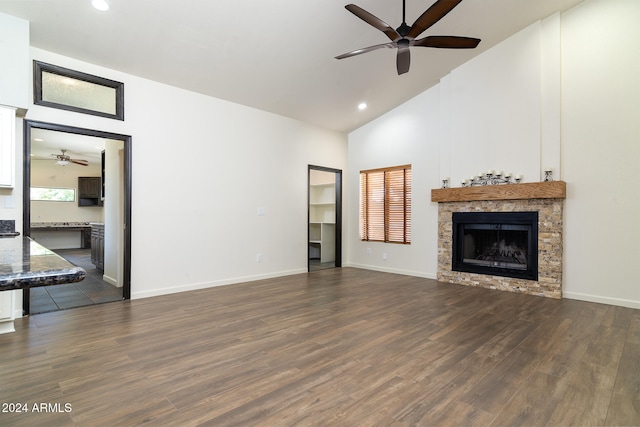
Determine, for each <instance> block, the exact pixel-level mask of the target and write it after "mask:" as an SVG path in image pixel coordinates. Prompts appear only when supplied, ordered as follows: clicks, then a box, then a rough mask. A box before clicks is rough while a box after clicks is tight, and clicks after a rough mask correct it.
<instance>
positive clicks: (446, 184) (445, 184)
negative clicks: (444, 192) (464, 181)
mask: <svg viewBox="0 0 640 427" xmlns="http://www.w3.org/2000/svg"><path fill="white" fill-rule="evenodd" d="M442 188H449V177H446V178H442Z"/></svg>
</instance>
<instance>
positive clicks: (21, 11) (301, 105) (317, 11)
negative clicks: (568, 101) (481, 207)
mask: <svg viewBox="0 0 640 427" xmlns="http://www.w3.org/2000/svg"><path fill="white" fill-rule="evenodd" d="M107 1H108V2H109V3H110V5H111V10H110V11H109V12H106V13H105V12H99V11H97V10H95V9H93V8H92V7H91V4H90V0H29V1H27V0H14V1H11V0H2V1H0V12H4V13H7V14H10V15H14V16H17V17H20V18H24V19H27V20H29V21H30V22H31V45H32V46H35V47H38V48H41V49H45V50H48V51H51V52H55V53H59V54H62V55H65V56H69V57H72V58H76V59H79V60H82V61H86V62H89V63H93V64H97V65H100V66H104V67H107V68H111V69H115V70H120V71H123V72H126V73H129V74H133V75H137V76H140V77H144V78H147V79H151V80H155V81H159V82H163V83H166V84H170V85H173V86H177V87H181V88H184V89H188V90H192V91H195V92H200V93H203V94H207V95H211V96H214V97H217V98H222V99H226V100H229V101H233V102H236V103H239V104H244V105H247V106H251V107H255V108H258V109H261V110H265V111H270V112H273V113H276V114H280V115H283V116H288V117H292V118H295V119H299V120H302V121H305V122H308V123H312V124H316V125H319V126H322V127H324V128H327V129H332V130H338V131H342V132H349V131H351V130H354V129H356V128H358V127H360V126H362V125H363V124H365V123H366V122H368V121H370V120H372V119H374V118H376V117H378V116H380V115H382V114H384V113H385V112H387V111H389V110H390V109H392V108H394V107H396V106H398V105H400V104H402V103H403V102H405V101H407V100H408V99H410V98H412V97H414V96H416V95H417V94H419V93H421V92H423V91H425V90H426V89H428V88H429V87H431V86H433V85H435V84H437V83H438V81H439V79H440V78H441V77H443V76H444V75H446V74H447V73H448V72H449V71H450V70H452V69H453V68H455V67H457V66H459V65H460V64H462V63H464V62H466V61H468V60H469V59H471V58H472V57H473V56H475V55H477V54H479V53H481V52H482V51H484V50H487V49H488V48H490V47H491V46H493V45H495V44H497V43H499V42H500V41H502V40H504V39H505V38H507V37H509V36H511V35H512V34H515V33H516V32H518V31H519V30H521V29H523V28H525V27H527V26H528V25H530V24H532V23H534V22H535V21H537V20H539V19H543V18H545V17H547V16H549V15H552V14H553V13H555V12H558V11H563V10H566V9H568V8H570V7H572V6H574V5H576V4H577V3H580V2H581V1H582V0H464V1H463V2H462V3H460V4H459V5H458V6H457V7H456V8H455V9H454V10H453V11H452V12H450V13H449V14H448V15H446V16H445V17H444V18H443V19H442V20H440V21H439V22H438V23H436V24H435V25H434V26H433V27H431V28H430V29H428V30H427V31H426V32H425V33H423V36H426V35H460V36H468V37H476V38H480V39H482V42H481V43H480V45H479V46H478V48H476V49H473V50H466V49H465V50H446V49H430V48H422V47H414V48H412V50H411V54H412V58H411V59H412V61H411V69H410V71H409V72H408V73H407V74H404V75H402V76H398V75H397V73H396V69H395V50H392V49H380V50H377V51H374V52H369V53H367V54H363V55H359V56H355V57H352V58H347V59H343V60H336V59H334V57H335V56H336V55H339V54H342V53H345V52H349V51H352V50H355V49H358V48H361V47H367V46H371V45H375V44H380V43H385V42H388V41H389V40H388V39H387V38H386V36H385V35H384V34H383V33H382V32H380V31H378V30H376V29H374V28H373V27H371V26H369V25H368V24H366V23H365V22H363V21H361V20H360V19H358V18H357V17H356V16H354V15H353V14H351V13H350V12H348V11H347V10H346V9H345V8H344V6H345V5H346V4H347V3H348V1H349V0H304V1H303V0H271V1H259V0H233V1H231V0H229V1H221V0H217V1H216V0H188V1H178V0H107ZM353 1H354V2H355V4H357V5H358V6H360V7H362V8H363V9H365V10H367V11H369V12H370V13H372V14H373V15H375V16H377V17H378V18H380V19H382V20H383V21H385V22H387V23H388V24H389V25H391V26H392V27H394V28H395V27H397V26H399V25H400V23H401V21H402V3H401V1H400V0H394V1H390V0H353ZM433 2H434V0H407V5H406V7H407V11H406V19H407V23H408V24H409V25H411V24H412V23H413V22H414V21H415V19H417V17H418V16H419V15H420V14H421V13H422V12H423V11H425V10H426V9H427V8H428V7H429V6H431V4H433ZM80 71H82V70H80ZM105 77H109V76H105ZM125 92H126V86H125ZM362 101H365V102H367V103H368V104H369V108H368V109H367V110H365V111H364V112H361V111H358V109H357V105H358V103H360V102H362Z"/></svg>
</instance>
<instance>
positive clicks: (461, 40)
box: [336, 0, 480, 75]
mask: <svg viewBox="0 0 640 427" xmlns="http://www.w3.org/2000/svg"><path fill="white" fill-rule="evenodd" d="M461 1H462V0H437V1H436V2H435V3H434V4H433V5H431V7H430V8H429V9H427V10H426V11H425V12H424V13H423V14H422V15H420V16H419V17H418V19H416V22H414V23H413V25H411V26H409V25H407V23H406V22H405V0H402V24H400V26H399V27H398V28H396V29H395V30H394V29H393V28H391V27H390V26H389V24H387V23H386V22H384V21H382V20H381V19H379V18H377V17H375V16H374V15H372V14H371V13H369V12H367V11H366V10H364V9H362V8H361V7H358V6H356V5H355V4H348V5H346V6H345V8H346V9H347V10H348V11H349V12H351V13H353V14H354V15H356V16H357V17H358V18H360V19H362V20H363V21H364V22H366V23H367V24H369V25H372V26H373V27H375V28H377V29H378V30H380V31H382V32H383V33H385V35H386V36H387V37H389V39H390V40H391V42H390V43H383V44H378V45H375V46H369V47H365V48H362V49H356V50H354V51H352V52H348V53H345V54H342V55H339V56H336V59H344V58H349V57H352V56H355V55H360V54H362V53H366V52H371V51H373V50H376V49H381V48H385V47H386V48H397V49H398V54H397V56H396V67H397V69H398V75H400V74H404V73H406V72H407V71H409V65H410V63H411V54H410V53H409V47H410V46H422V47H435V48H445V49H473V48H475V47H476V46H478V43H480V39H476V38H472V37H461V36H427V37H424V38H421V39H419V40H416V37H418V36H419V35H420V34H422V33H423V32H424V31H426V30H427V29H428V28H429V27H431V26H432V25H433V24H435V23H436V22H438V21H439V20H440V19H442V18H443V17H444V16H445V15H446V14H447V13H449V12H451V10H453V8H454V7H456V6H457V5H458V3H460V2H461Z"/></svg>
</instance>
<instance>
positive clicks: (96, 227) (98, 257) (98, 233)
mask: <svg viewBox="0 0 640 427" xmlns="http://www.w3.org/2000/svg"><path fill="white" fill-rule="evenodd" d="M91 263H93V264H94V265H95V266H96V268H97V269H98V270H102V271H104V224H91Z"/></svg>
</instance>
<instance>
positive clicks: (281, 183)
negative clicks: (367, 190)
mask: <svg viewBox="0 0 640 427" xmlns="http://www.w3.org/2000/svg"><path fill="white" fill-rule="evenodd" d="M32 59H37V60H40V61H44V62H48V63H52V64H56V65H60V66H63V67H67V68H71V69H74V70H79V71H82V72H87V73H90V74H95V75H99V76H103V77H107V78H110V79H113V80H117V81H122V82H124V84H125V121H124V122H121V121H117V120H110V119H106V118H101V117H94V116H89V115H84V114H79V113H73V112H69V111H62V110H55V109H51V108H46V107H42V106H37V105H31V106H30V109H29V112H28V114H27V118H28V119H31V120H38V121H46V122H53V123H61V124H65V125H71V126H78V127H84V128H91V129H97V130H102V131H108V132H114V133H120V134H125V135H131V136H132V138H133V139H132V170H133V172H132V173H133V176H132V186H133V191H132V199H133V200H132V224H131V230H132V240H133V242H132V259H131V263H132V278H131V282H132V283H131V291H132V297H133V298H139V297H145V296H151V295H158V294H165V293H171V292H178V291H182V290H189V289H197V288H204V287H209V286H215V285H220V284H227V283H233V282H238V281H244V280H252V279H259V278H264V277H273V276H279V275H285V274H291V273H299V272H304V271H306V265H307V259H306V255H307V242H306V239H307V166H308V164H314V165H320V166H327V167H332V168H337V169H345V168H346V136H345V135H343V134H339V133H335V132H329V131H325V130H322V129H319V128H317V127H313V126H310V125H307V124H304V123H301V122H298V121H295V120H291V119H288V118H284V117H281V116H277V115H274V114H270V113H266V112H263V111H259V110H255V109H252V108H248V107H244V106H241V105H237V104H233V103H230V102H226V101H222V100H219V99H215V98H211V97H207V96H203V95H200V94H196V93H193V92H188V91H185V90H181V89H178V88H175V87H170V86H166V85H162V84H159V83H156V82H153V81H149V80H144V79H141V78H138V77H135V76H131V75H127V74H123V73H119V72H116V71H114V70H108V69H104V68H101V67H97V66H94V65H91V64H86V63H82V62H79V61H76V60H73V59H71V58H66V57H62V56H59V55H56V54H52V53H50V52H46V51H43V50H40V49H36V48H32ZM18 143H19V144H20V145H21V143H22V142H21V141H19V142H18ZM20 203H21V202H20ZM259 207H264V208H265V209H266V215H265V216H258V215H257V210H258V208H259ZM257 253H261V254H262V261H261V262H260V263H258V262H256V254H257Z"/></svg>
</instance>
